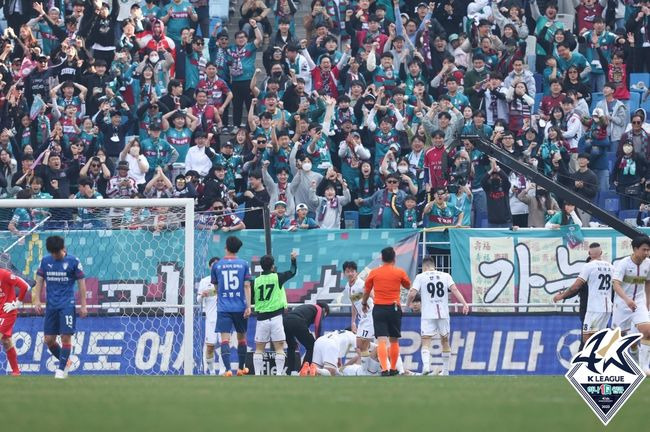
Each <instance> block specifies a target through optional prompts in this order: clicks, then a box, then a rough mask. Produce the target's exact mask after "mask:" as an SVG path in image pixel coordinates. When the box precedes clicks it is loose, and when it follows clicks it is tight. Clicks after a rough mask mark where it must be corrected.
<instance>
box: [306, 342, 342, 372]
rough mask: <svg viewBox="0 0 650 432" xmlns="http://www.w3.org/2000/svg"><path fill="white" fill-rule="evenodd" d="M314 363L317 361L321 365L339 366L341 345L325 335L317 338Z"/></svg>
mask: <svg viewBox="0 0 650 432" xmlns="http://www.w3.org/2000/svg"><path fill="white" fill-rule="evenodd" d="M312 363H316V364H317V365H319V366H320V367H323V366H325V365H328V366H332V367H337V366H338V364H339V347H338V345H337V344H336V342H335V341H334V340H332V339H330V338H325V337H320V338H318V339H316V343H315V344H314V355H313V357H312Z"/></svg>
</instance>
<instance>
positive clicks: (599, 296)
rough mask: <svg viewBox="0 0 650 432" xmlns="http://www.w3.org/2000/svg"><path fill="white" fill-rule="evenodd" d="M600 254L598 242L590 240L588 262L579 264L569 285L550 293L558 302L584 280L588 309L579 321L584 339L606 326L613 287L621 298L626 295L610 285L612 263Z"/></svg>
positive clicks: (578, 288) (571, 294) (577, 288)
mask: <svg viewBox="0 0 650 432" xmlns="http://www.w3.org/2000/svg"><path fill="white" fill-rule="evenodd" d="M602 258H603V250H602V248H601V247H600V244H599V243H592V244H590V245H589V262H587V263H586V264H585V265H584V267H582V271H581V272H580V274H579V275H578V278H577V279H576V280H575V282H573V285H571V287H570V288H569V289H567V290H565V291H562V292H559V293H557V294H555V296H553V301H554V302H559V301H560V300H564V299H567V298H570V297H572V296H573V295H574V294H576V293H577V292H578V291H579V290H580V288H582V286H583V285H584V284H587V288H588V290H589V293H588V297H587V299H588V300H587V312H586V314H585V319H584V321H583V323H582V340H583V342H587V340H589V338H590V337H591V336H592V335H593V334H594V333H596V332H597V331H599V330H602V329H604V328H607V324H608V323H609V319H610V318H611V316H612V288H613V289H614V290H615V291H616V293H617V294H618V295H619V296H621V298H624V297H625V293H624V292H623V290H622V289H621V287H620V286H619V287H618V288H617V287H613V283H612V280H613V276H614V267H613V266H612V265H611V264H610V263H609V262H607V261H604V260H603V259H602ZM617 289H618V290H617Z"/></svg>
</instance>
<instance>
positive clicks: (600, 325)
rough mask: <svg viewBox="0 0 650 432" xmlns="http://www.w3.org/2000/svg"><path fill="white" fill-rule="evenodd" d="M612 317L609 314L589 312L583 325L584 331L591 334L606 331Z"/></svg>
mask: <svg viewBox="0 0 650 432" xmlns="http://www.w3.org/2000/svg"><path fill="white" fill-rule="evenodd" d="M611 316H612V314H611V313H609V312H587V313H586V314H585V320H584V321H583V323H582V331H584V332H590V333H591V332H597V331H598V330H602V329H606V328H607V324H609V319H610V318H611Z"/></svg>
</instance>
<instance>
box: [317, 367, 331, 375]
mask: <svg viewBox="0 0 650 432" xmlns="http://www.w3.org/2000/svg"><path fill="white" fill-rule="evenodd" d="M316 372H317V373H318V375H322V376H332V374H331V373H330V371H328V370H327V369H321V368H318V369H316Z"/></svg>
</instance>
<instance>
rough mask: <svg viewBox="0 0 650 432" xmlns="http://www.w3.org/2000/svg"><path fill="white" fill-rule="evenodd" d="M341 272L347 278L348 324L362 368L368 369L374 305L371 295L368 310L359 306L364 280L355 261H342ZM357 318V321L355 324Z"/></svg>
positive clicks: (373, 330)
mask: <svg viewBox="0 0 650 432" xmlns="http://www.w3.org/2000/svg"><path fill="white" fill-rule="evenodd" d="M343 273H344V274H345V277H346V278H347V279H348V283H347V284H346V285H345V289H346V290H347V291H348V293H349V295H350V301H351V302H352V307H351V308H350V309H351V310H352V323H351V325H350V327H351V329H352V332H353V333H356V335H357V348H358V349H359V351H360V353H361V366H362V370H367V369H368V359H369V358H370V342H371V341H372V340H373V339H374V338H375V326H374V325H373V322H372V308H373V306H374V304H373V301H372V297H370V298H368V311H367V312H364V311H363V307H362V306H361V299H362V298H363V289H364V281H363V280H361V278H360V277H359V273H358V272H357V263H355V262H353V261H346V262H344V263H343ZM357 318H358V319H359V323H358V324H357Z"/></svg>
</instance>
